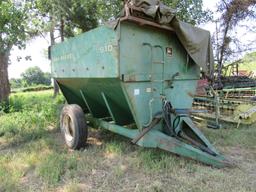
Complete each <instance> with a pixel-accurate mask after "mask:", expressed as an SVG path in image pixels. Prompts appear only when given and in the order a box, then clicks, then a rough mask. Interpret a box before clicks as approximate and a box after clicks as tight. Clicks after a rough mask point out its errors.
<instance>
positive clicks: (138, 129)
mask: <svg viewBox="0 0 256 192" xmlns="http://www.w3.org/2000/svg"><path fill="white" fill-rule="evenodd" d="M124 10H125V11H124V14H123V16H121V17H120V18H119V19H118V20H117V21H115V22H114V23H112V25H107V26H101V27H99V28H96V29H94V30H91V31H89V32H87V33H84V34H81V35H79V36H77V37H75V38H71V39H69V40H67V41H65V42H63V43H60V44H57V45H55V46H53V47H52V48H51V59H52V74H53V77H54V78H55V80H56V81H57V82H58V85H59V87H60V89H61V91H62V93H63V95H64V96H65V98H66V100H67V103H68V105H66V106H65V107H64V108H63V111H62V114H61V129H62V131H63V133H64V136H65V141H66V144H67V145H68V146H69V147H70V148H72V149H79V148H81V147H84V146H85V143H86V138H87V125H86V120H85V114H90V116H91V118H90V119H87V121H90V122H93V123H94V125H96V126H99V127H101V128H104V129H107V130H109V131H112V132H114V133H117V134H120V135H123V136H125V137H127V138H130V139H131V141H132V142H133V143H134V144H137V145H139V146H143V147H150V148H160V149H164V150H166V151H170V152H172V153H175V154H178V155H182V156H185V157H188V158H192V159H195V160H198V161H201V162H203V163H206V164H209V165H213V166H216V167H224V166H228V165H230V163H229V162H228V161H227V160H226V159H225V158H224V157H223V156H222V155H220V154H219V153H218V152H217V151H216V149H215V148H214V147H213V146H212V145H211V144H210V142H209V141H208V140H207V139H206V138H205V136H204V135H203V134H202V133H201V131H200V130H198V129H197V128H196V126H195V125H194V123H193V122H192V120H191V119H190V117H189V109H190V108H191V107H192V102H193V97H192V95H193V94H194V93H195V89H196V85H197V81H198V79H199V77H200V68H201V70H204V71H205V69H206V68H207V69H208V68H209V66H208V65H207V64H206V63H203V64H202V63H200V61H202V60H203V59H202V58H203V57H205V56H206V57H205V58H209V56H210V55H211V54H209V53H210V51H211V50H210V51H209V42H208V41H207V42H208V45H207V46H208V47H207V46H206V47H207V49H202V45H205V44H202V42H201V44H200V43H198V42H197V43H194V44H192V43H193V41H189V39H188V38H186V37H190V36H189V33H191V32H193V33H195V32H196V31H198V32H200V33H201V34H196V35H197V36H195V37H197V38H198V37H200V38H202V37H203V36H204V35H205V34H206V37H207V38H208V37H209V33H208V32H205V31H203V30H201V29H198V28H193V27H191V26H190V25H188V24H185V23H182V22H179V21H178V20H177V19H176V18H175V16H174V17H173V18H171V21H172V22H169V21H168V24H167V23H166V22H165V24H160V23H161V22H160V21H159V19H158V21H156V16H155V17H154V16H152V15H149V14H148V13H147V11H146V10H145V9H142V8H141V7H140V6H136V4H132V3H131V2H130V3H127V4H126V6H125V9H124ZM161 11H162V9H158V10H156V12H161ZM162 15H163V14H162ZM178 25H180V26H181V27H177V26H178ZM184 27H185V28H186V27H187V28H188V29H189V30H183V31H182V28H183V29H184ZM186 34H187V35H186ZM190 35H193V34H190ZM192 37H193V36H192ZM193 38H194V37H193ZM193 38H192V40H194V41H195V39H193ZM203 38H204V37H203ZM204 42H205V41H204ZM206 44H207V43H206ZM191 45H196V46H199V49H198V50H196V49H195V46H194V47H193V46H192V47H191ZM200 46H201V47H200ZM200 59H201V60H200Z"/></svg>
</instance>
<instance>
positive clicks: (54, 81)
mask: <svg viewBox="0 0 256 192" xmlns="http://www.w3.org/2000/svg"><path fill="white" fill-rule="evenodd" d="M50 20H51V21H52V18H50ZM54 28H55V26H52V29H51V31H50V40H51V46H53V45H54V44H55V37H54ZM59 93H60V88H59V85H58V83H57V81H56V80H55V79H53V97H56V96H57V95H58V94H59Z"/></svg>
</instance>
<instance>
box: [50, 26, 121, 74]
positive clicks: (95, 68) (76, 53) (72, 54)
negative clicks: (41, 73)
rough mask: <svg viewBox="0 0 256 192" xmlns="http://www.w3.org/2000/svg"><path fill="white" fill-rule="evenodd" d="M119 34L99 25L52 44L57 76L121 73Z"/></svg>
mask: <svg viewBox="0 0 256 192" xmlns="http://www.w3.org/2000/svg"><path fill="white" fill-rule="evenodd" d="M118 54H119V52H118V36H117V35H116V31H114V30H112V29H111V28H108V27H104V26H103V27H99V28H96V29H94V30H92V31H89V32H87V33H84V34H81V35H79V36H77V37H74V38H71V39H69V40H67V41H65V42H63V43H61V44H57V45H54V46H53V47H52V52H51V56H52V74H53V77H55V78H72V77H74V78H85V77H87V78H88V77H91V78H95V77H97V78H106V77H108V78H110V77H118V76H119V71H118V58H119V55H118Z"/></svg>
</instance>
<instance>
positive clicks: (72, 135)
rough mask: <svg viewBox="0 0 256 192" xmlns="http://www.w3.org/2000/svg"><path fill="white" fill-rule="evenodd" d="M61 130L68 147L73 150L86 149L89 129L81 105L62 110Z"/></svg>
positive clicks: (69, 106) (65, 107)
mask: <svg viewBox="0 0 256 192" xmlns="http://www.w3.org/2000/svg"><path fill="white" fill-rule="evenodd" d="M60 128H61V132H62V134H63V136H64V139H65V142H66V144H67V146H68V147H69V148H71V149H80V148H83V147H85V144H86V140H87V135H88V127H87V124H86V121H85V115H84V112H83V110H82V109H81V107H80V106H79V105H76V104H72V105H66V106H64V108H63V109H62V112H61V117H60Z"/></svg>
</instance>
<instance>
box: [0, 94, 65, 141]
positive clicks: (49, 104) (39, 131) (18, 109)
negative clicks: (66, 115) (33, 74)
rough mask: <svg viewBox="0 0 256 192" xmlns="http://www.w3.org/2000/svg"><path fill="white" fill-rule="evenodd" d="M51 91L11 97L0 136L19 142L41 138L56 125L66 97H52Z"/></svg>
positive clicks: (0, 119)
mask: <svg viewBox="0 0 256 192" xmlns="http://www.w3.org/2000/svg"><path fill="white" fill-rule="evenodd" d="M51 93H52V92H51V91H44V92H33V93H30V94H27V93H15V94H13V95H11V97H10V104H9V109H8V114H4V113H3V112H2V114H1V118H0V136H2V137H4V138H5V139H7V140H8V141H10V140H12V141H11V142H9V143H19V142H25V141H30V140H33V139H38V138H41V137H42V136H43V135H45V134H46V133H47V131H49V129H51V127H56V125H57V121H58V118H57V117H58V114H59V111H60V108H61V106H62V104H63V103H64V99H63V97H62V96H58V97H57V98H55V99H54V98H53V97H52V94H51Z"/></svg>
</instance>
